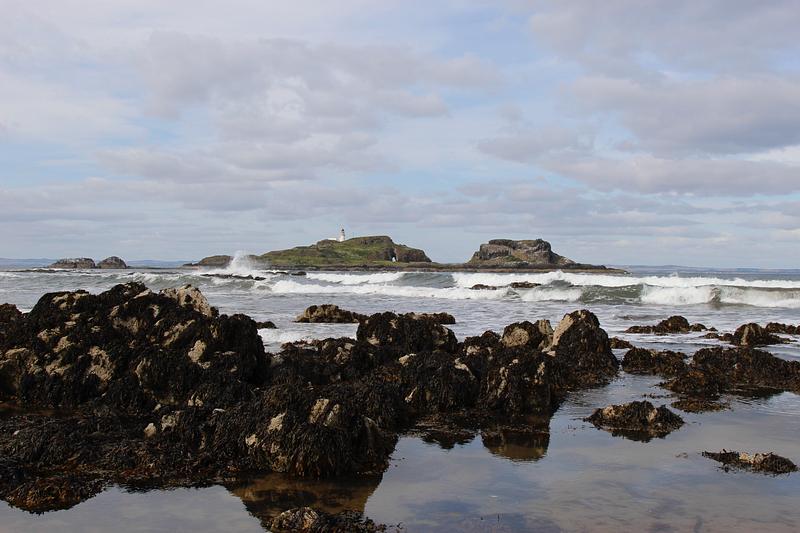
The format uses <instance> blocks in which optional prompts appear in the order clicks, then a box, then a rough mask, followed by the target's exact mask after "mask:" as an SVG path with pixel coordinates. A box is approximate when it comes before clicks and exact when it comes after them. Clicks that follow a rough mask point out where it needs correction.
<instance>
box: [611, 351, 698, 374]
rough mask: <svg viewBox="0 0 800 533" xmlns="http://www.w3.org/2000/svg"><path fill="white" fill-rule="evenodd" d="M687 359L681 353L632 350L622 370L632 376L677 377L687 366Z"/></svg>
mask: <svg viewBox="0 0 800 533" xmlns="http://www.w3.org/2000/svg"><path fill="white" fill-rule="evenodd" d="M685 359H686V355H685V354H683V353H680V352H672V351H669V350H665V351H661V352H658V351H655V350H647V349H645V348H631V349H630V350H628V352H627V353H626V354H625V357H624V358H623V359H622V369H623V370H624V371H625V372H629V373H631V374H656V375H660V376H675V375H677V374H678V373H679V372H680V371H681V370H683V369H684V367H685V366H686V363H685V362H684V360H685Z"/></svg>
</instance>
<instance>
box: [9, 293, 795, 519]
mask: <svg viewBox="0 0 800 533" xmlns="http://www.w3.org/2000/svg"><path fill="white" fill-rule="evenodd" d="M320 309H322V310H323V312H322V313H320V312H319V310H320ZM315 311H316V312H315ZM307 315H308V316H309V317H312V316H313V317H315V318H314V319H313V320H317V319H318V320H334V321H336V320H340V321H353V322H357V323H358V330H357V334H356V338H355V339H352V338H338V339H323V340H316V341H311V342H297V343H289V344H285V345H283V346H282V348H281V350H280V351H279V352H277V353H268V352H266V351H265V349H264V345H263V342H262V340H261V338H260V337H259V335H258V331H257V327H258V326H257V324H256V323H255V322H254V321H253V320H252V319H250V318H249V317H247V316H245V315H240V314H237V315H232V316H227V315H220V314H219V313H218V311H217V310H216V309H214V308H213V307H211V306H210V305H209V303H208V302H207V301H206V299H205V297H204V296H203V295H202V294H201V293H200V291H198V290H197V289H195V288H193V287H191V286H185V287H181V288H177V289H164V290H162V291H161V292H158V293H155V292H152V291H150V290H149V289H148V288H147V287H146V286H144V285H142V284H140V283H128V284H124V285H117V286H115V287H113V288H112V289H110V290H108V291H106V292H103V293H100V294H90V293H88V292H85V291H75V292H57V293H50V294H46V295H44V296H43V297H42V298H41V299H40V300H39V302H38V303H37V304H36V305H35V306H34V308H33V309H32V310H31V311H30V312H29V313H21V312H19V311H18V310H17V309H16V307H14V306H13V305H8V304H4V305H0V401H2V402H6V403H7V404H8V405H11V406H13V407H14V411H13V412H11V413H10V414H8V415H7V416H4V417H3V418H1V419H0V498H1V499H3V500H5V501H7V502H8V503H10V504H11V505H14V506H16V507H19V508H21V509H25V510H29V511H36V512H40V511H47V510H53V509H63V508H68V507H71V506H73V505H75V504H77V503H80V502H81V501H83V500H85V499H87V498H90V497H92V496H94V495H95V494H97V493H99V492H101V491H102V490H104V489H105V488H106V487H107V486H109V485H110V484H121V485H144V486H149V487H169V486H193V485H198V484H200V485H204V484H209V483H233V482H234V481H235V480H236V479H240V478H241V477H244V476H248V475H253V474H258V473H265V472H281V473H285V474H288V475H291V476H295V477H298V478H326V477H330V478H340V477H342V476H379V475H381V474H382V472H383V471H384V470H385V469H386V467H387V465H388V460H389V456H390V454H391V453H392V451H393V450H394V447H395V444H396V442H397V439H398V437H399V436H401V435H404V434H418V435H421V436H422V437H423V438H425V439H431V440H433V441H436V442H441V443H443V444H444V445H446V444H447V443H452V442H459V439H462V440H463V438H464V435H474V434H475V433H476V432H481V434H482V438H483V439H484V442H485V443H487V442H488V444H487V446H495V447H497V446H504V445H505V444H504V443H506V442H509V441H511V442H513V440H514V439H519V438H521V439H528V440H530V439H534V440H536V439H541V438H543V437H542V436H546V435H548V432H549V419H550V417H551V416H552V415H553V413H554V412H555V411H556V410H557V409H558V407H559V405H560V404H561V402H563V401H564V399H565V398H566V396H567V395H568V394H570V393H571V392H572V391H576V390H581V389H586V388H593V387H598V386H602V385H604V384H605V383H608V382H609V381H610V380H612V379H614V378H615V377H616V376H617V375H618V372H619V368H620V366H621V367H622V368H623V369H624V370H625V371H630V372H636V373H644V374H651V375H657V376H662V377H663V378H664V379H665V381H664V382H663V383H662V386H663V387H664V388H665V389H668V390H671V391H673V392H675V393H676V394H678V395H679V398H680V400H681V401H682V402H684V403H682V404H681V405H682V406H685V407H687V408H686V409H685V410H692V409H694V410H696V411H702V410H703V408H704V406H708V405H711V406H713V405H716V404H718V403H719V402H720V397H721V395H722V394H742V393H747V392H748V391H753V390H764V389H767V390H771V391H793V392H799V391H800V362H789V361H785V360H783V359H779V358H778V357H775V356H773V355H771V354H769V353H767V352H764V351H761V350H758V349H756V348H754V347H753V345H752V344H753V343H754V342H755V341H754V339H763V338H767V339H769V337H763V336H760V335H759V332H758V330H754V328H753V327H752V325H745V326H742V327H743V328H749V329H747V330H746V331H745V330H742V333H741V334H739V335H736V334H732V335H731V339H734V340H737V343H738V345H735V346H731V347H723V346H719V347H714V348H706V349H702V350H700V351H698V352H697V353H696V354H695V355H694V357H693V358H692V360H691V361H687V360H686V357H685V356H684V355H683V354H677V353H675V352H653V351H647V350H643V349H641V348H636V347H633V348H631V349H629V350H628V352H627V353H626V354H625V357H624V358H623V360H622V362H621V363H620V361H619V360H618V359H617V357H615V356H614V354H613V352H612V345H611V341H610V340H609V338H608V335H607V334H606V332H605V331H604V330H603V329H602V328H601V326H600V323H599V321H598V319H597V317H595V315H594V314H592V313H591V312H589V311H586V310H579V311H575V312H572V313H569V314H567V315H565V316H564V318H563V319H562V320H561V321H560V322H559V323H558V324H557V325H556V326H555V328H554V327H552V325H551V324H550V322H549V321H547V320H539V321H537V322H535V323H532V322H528V321H523V322H517V323H514V324H511V325H509V326H507V327H506V328H505V329H504V330H503V332H502V333H494V332H491V331H487V332H485V333H484V334H482V335H479V336H475V337H468V338H466V339H464V340H463V341H461V342H459V341H458V340H457V339H456V337H455V335H454V334H453V332H452V331H451V330H450V329H448V328H447V327H445V326H444V325H443V322H444V323H452V322H453V321H454V319H453V318H452V317H449V316H444V315H425V314H413V313H410V314H402V315H398V314H395V313H389V312H386V313H377V314H373V315H371V316H364V315H356V314H348V312H346V311H344V310H341V309H338V308H336V309H333V308H331V307H322V306H320V307H317V308H315V309H314V310H312V311H310V312H309V313H307ZM679 318H682V317H672V318H670V319H669V320H666V321H664V322H662V323H661V324H658V325H656V326H652V327H650V326H642V327H640V329H639V331H641V332H647V333H658V332H661V331H667V330H669V329H679V330H681V331H682V330H684V329H688V330H691V331H700V327H699V326H692V325H690V324H688V322H686V321H685V319H684V320H680V319H679ZM451 319H452V320H451ZM309 320H312V319H311V318H309ZM779 326H782V325H773V326H772V327H771V328H770V330H771V331H781V332H783V331H796V327H795V326H789V325H785V326H783V327H779ZM650 328H652V329H650ZM740 329H741V328H740ZM745 333H746V334H745ZM790 334H792V333H790ZM771 335H774V334H771ZM748 339H749V340H748ZM745 341H746V342H745ZM675 406H676V405H675V404H673V407H675ZM677 407H678V408H681V409H684V407H681V406H677ZM597 409H598V411H597V412H596V413H595V415H593V416H592V417H590V420H589V421H590V422H591V423H594V424H596V425H598V427H601V428H603V429H607V430H608V431H611V432H612V433H613V434H615V435H617V434H618V435H620V436H622V437H625V438H634V439H636V440H643V441H647V440H649V439H650V438H653V437H656V438H660V437H663V436H665V435H666V434H667V433H669V432H670V431H676V430H677V431H679V430H680V429H679V428H680V426H681V424H682V420H680V417H679V416H678V415H676V414H674V413H672V412H671V411H669V410H668V409H667V408H666V407H665V406H663V405H662V406H654V405H652V404H650V403H649V402H633V403H632V404H625V405H619V406H597ZM700 451H701V450H698V453H699V452H700ZM708 453H712V452H708ZM737 453H738V452H737ZM720 457H723V458H726V459H727V458H729V456H720ZM730 457H733V456H730ZM737 457H738V458H739V459H736V460H738V461H740V463H741V464H742V465H744V463H743V462H742V461H744V459H742V458H741V457H745V456H741V457H740V456H739V455H737ZM747 457H749V456H747ZM754 457H755V456H754ZM757 457H758V458H759V459H758V465H759V466H758V468H766V467H767V466H769V465H771V464H777V465H779V466H781V468H783V469H784V470H785V471H791V470H786V469H787V468H788V467H787V463H785V462H784V461H778V460H775V459H774V457H778V456H772V455H765V454H761V455H757ZM764 457H767V458H768V460H766V461H765V460H764V459H763V458H764ZM715 458H716V456H715ZM734 459H735V458H734ZM781 459H782V458H781ZM730 460H731V461H733V459H730ZM740 463H735V464H737V465H738V464H740ZM789 463H791V462H789ZM285 511H287V512H288V514H287V513H284V512H281V513H276V514H275V515H274V516H273V515H270V516H269V517H265V518H264V524H265V525H267V526H268V527H271V528H273V529H274V530H276V531H280V530H301V531H303V530H305V531H376V530H380V528H381V527H382V526H380V525H377V524H374V523H372V522H369V521H368V520H366V519H364V517H362V516H360V515H357V514H353V513H350V514H347V513H344V514H338V515H328V514H326V513H324V512H322V511H320V510H318V509H305V508H301V509H292V510H285Z"/></svg>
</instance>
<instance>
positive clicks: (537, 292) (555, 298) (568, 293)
mask: <svg viewBox="0 0 800 533" xmlns="http://www.w3.org/2000/svg"><path fill="white" fill-rule="evenodd" d="M582 295H583V290H581V289H579V288H577V287H570V288H566V289H562V288H558V287H536V288H534V289H532V290H528V291H524V292H522V293H520V298H521V299H522V300H523V301H526V302H577V301H578V300H580V298H581V296H582Z"/></svg>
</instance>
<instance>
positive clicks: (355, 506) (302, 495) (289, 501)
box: [226, 473, 382, 528]
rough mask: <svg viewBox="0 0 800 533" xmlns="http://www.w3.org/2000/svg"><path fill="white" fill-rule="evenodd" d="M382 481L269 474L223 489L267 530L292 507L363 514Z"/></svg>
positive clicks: (378, 478) (367, 477)
mask: <svg viewBox="0 0 800 533" xmlns="http://www.w3.org/2000/svg"><path fill="white" fill-rule="evenodd" d="M381 479H382V476H364V477H357V478H348V479H336V480H314V479H300V478H293V477H289V476H286V475H283V474H278V473H271V474H266V475H264V476H259V477H255V478H251V479H244V480H240V481H237V482H235V483H231V484H227V485H226V488H227V489H228V490H229V491H230V492H231V493H232V494H233V495H235V496H236V497H238V498H240V499H241V500H242V502H243V503H244V506H245V508H246V509H247V511H248V512H249V513H250V514H252V515H253V516H255V517H256V518H258V519H259V520H260V521H261V524H262V525H263V526H264V527H265V528H267V527H268V523H269V522H270V519H271V518H272V517H275V516H277V515H278V514H280V513H281V512H283V511H285V510H287V509H291V508H293V507H303V506H308V507H313V508H314V509H317V510H320V511H325V512H327V513H331V514H336V513H339V512H341V511H358V512H363V511H364V506H365V505H366V503H367V500H368V499H369V497H370V496H371V495H372V493H373V492H374V491H375V489H376V488H377V487H378V485H379V484H380V482H381Z"/></svg>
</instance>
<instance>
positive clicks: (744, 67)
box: [527, 0, 800, 77]
mask: <svg viewBox="0 0 800 533" xmlns="http://www.w3.org/2000/svg"><path fill="white" fill-rule="evenodd" d="M527 4H529V8H530V10H531V11H532V12H533V13H532V16H531V28H532V31H533V35H534V38H535V39H537V40H538V41H540V42H543V43H545V44H547V45H549V46H550V47H552V49H553V50H555V51H556V52H558V53H559V54H561V55H562V56H564V57H567V58H570V59H573V60H575V61H578V62H580V63H581V64H583V65H585V66H587V67H589V68H590V69H591V70H594V71H598V72H604V73H606V74H612V75H621V74H628V75H637V76H645V77H649V76H652V73H653V67H655V69H659V68H660V67H661V68H664V70H670V68H671V67H672V68H682V69H690V70H701V71H703V70H705V71H709V70H710V71H712V72H721V73H725V72H742V71H749V72H761V71H764V70H765V69H768V68H769V66H770V65H771V64H772V61H773V60H774V56H775V55H776V54H778V53H783V52H784V51H786V50H793V51H794V52H795V53H796V52H797V51H798V50H800V43H798V41H797V28H798V27H800V10H798V9H797V3H796V2H795V1H794V0H775V1H770V2H751V1H749V0H706V1H703V2H696V1H692V0H656V1H653V2H641V1H638V0H619V1H614V2H595V1H592V0H579V1H574V2H569V3H564V2H560V1H558V0H545V1H539V0H537V1H535V2H534V1H530V2H527Z"/></svg>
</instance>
